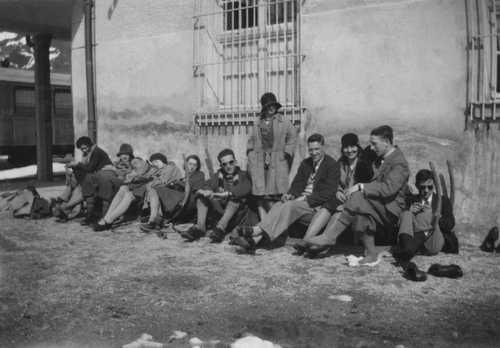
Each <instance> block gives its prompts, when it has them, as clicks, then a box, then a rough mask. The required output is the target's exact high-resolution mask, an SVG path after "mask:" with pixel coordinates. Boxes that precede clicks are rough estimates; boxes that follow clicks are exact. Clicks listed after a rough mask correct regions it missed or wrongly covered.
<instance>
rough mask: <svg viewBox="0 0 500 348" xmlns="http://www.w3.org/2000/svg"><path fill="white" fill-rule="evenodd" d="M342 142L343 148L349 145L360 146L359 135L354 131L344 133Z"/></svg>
mask: <svg viewBox="0 0 500 348" xmlns="http://www.w3.org/2000/svg"><path fill="white" fill-rule="evenodd" d="M341 143H342V148H344V147H347V146H357V147H360V145H359V139H358V136H357V135H356V134H354V133H347V134H344V135H343V136H342V140H341Z"/></svg>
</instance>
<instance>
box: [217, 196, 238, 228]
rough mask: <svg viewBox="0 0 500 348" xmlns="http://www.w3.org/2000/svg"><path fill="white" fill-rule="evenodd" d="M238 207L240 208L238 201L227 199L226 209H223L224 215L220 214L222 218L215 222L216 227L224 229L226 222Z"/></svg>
mask: <svg viewBox="0 0 500 348" xmlns="http://www.w3.org/2000/svg"><path fill="white" fill-rule="evenodd" d="M238 209H240V203H236V202H233V201H229V202H228V203H227V206H226V210H224V215H222V218H221V219H220V220H219V222H218V223H217V227H219V228H221V229H222V230H224V231H225V230H226V227H227V224H228V223H229V221H230V220H231V219H232V217H233V216H234V214H236V212H237V211H238Z"/></svg>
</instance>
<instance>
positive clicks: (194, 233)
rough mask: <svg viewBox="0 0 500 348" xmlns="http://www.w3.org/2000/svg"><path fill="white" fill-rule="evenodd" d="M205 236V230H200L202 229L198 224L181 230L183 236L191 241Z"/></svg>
mask: <svg viewBox="0 0 500 348" xmlns="http://www.w3.org/2000/svg"><path fill="white" fill-rule="evenodd" d="M204 236H205V233H204V232H203V231H200V229H199V228H198V227H197V226H196V225H194V226H191V228H190V229H189V230H187V231H184V232H181V237H182V238H184V239H187V240H189V241H194V240H197V239H200V238H201V237H204Z"/></svg>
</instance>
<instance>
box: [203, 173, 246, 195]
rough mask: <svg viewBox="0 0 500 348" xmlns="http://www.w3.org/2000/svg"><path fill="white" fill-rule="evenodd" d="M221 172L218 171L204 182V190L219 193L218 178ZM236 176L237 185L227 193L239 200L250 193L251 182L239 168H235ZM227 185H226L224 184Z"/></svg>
mask: <svg viewBox="0 0 500 348" xmlns="http://www.w3.org/2000/svg"><path fill="white" fill-rule="evenodd" d="M220 174H221V171H220V169H219V170H218V171H217V172H216V173H215V174H214V176H213V177H212V178H211V179H208V180H206V181H205V183H204V185H203V189H204V190H211V191H213V192H219V191H218V188H219V176H222V175H220ZM236 174H237V175H238V184H237V185H234V186H232V187H231V188H230V189H228V191H230V192H231V193H232V194H233V197H234V198H235V199H241V198H244V197H245V196H248V195H249V194H250V193H251V192H252V182H251V181H250V179H249V178H248V173H247V172H246V171H244V170H241V169H240V167H236V171H235V175H236ZM225 185H227V183H226V184H225Z"/></svg>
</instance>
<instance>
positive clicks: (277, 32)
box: [193, 0, 304, 126]
mask: <svg viewBox="0 0 500 348" xmlns="http://www.w3.org/2000/svg"><path fill="white" fill-rule="evenodd" d="M193 37H194V43H193V47H194V58H193V91H194V120H195V123H196V124H197V125H199V126H212V125H239V124H241V125H247V124H252V123H253V122H254V119H255V117H258V116H259V114H260V101H259V99H260V96H261V95H262V94H264V93H266V92H273V93H274V94H276V96H277V98H278V101H279V102H280V103H281V104H282V105H283V109H282V112H283V113H284V114H286V115H288V116H289V117H290V120H291V121H292V122H294V123H299V122H300V121H301V115H302V113H303V111H304V107H303V104H302V96H301V89H300V82H301V76H300V73H301V63H302V59H303V55H302V54H301V52H300V1H298V0H238V1H235V0H194V36H193Z"/></svg>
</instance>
